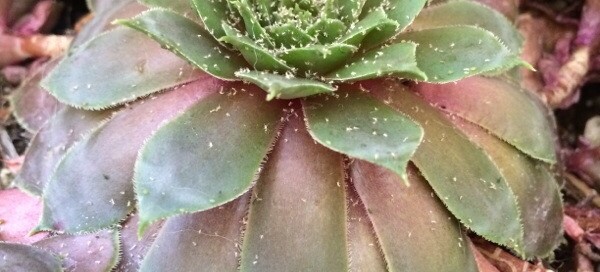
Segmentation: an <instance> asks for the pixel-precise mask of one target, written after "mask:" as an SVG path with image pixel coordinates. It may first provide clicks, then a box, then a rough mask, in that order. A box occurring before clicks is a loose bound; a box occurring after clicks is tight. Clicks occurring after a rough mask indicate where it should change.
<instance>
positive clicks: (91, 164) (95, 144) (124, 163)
mask: <svg viewBox="0 0 600 272" xmlns="http://www.w3.org/2000/svg"><path fill="white" fill-rule="evenodd" d="M222 84H223V82H222V81H219V80H217V79H214V78H212V77H209V76H206V78H205V79H203V80H198V81H195V82H193V83H190V84H187V85H184V86H179V87H176V88H174V89H172V90H168V91H166V92H163V93H161V94H160V95H158V96H155V97H150V98H148V99H145V100H142V101H139V102H138V103H136V104H133V105H131V106H129V107H127V108H124V109H123V110H121V111H119V112H118V113H117V114H116V115H114V116H113V117H112V119H111V120H109V121H108V122H106V123H105V124H104V125H103V126H102V127H100V128H98V129H97V130H95V131H94V132H93V133H91V134H89V135H88V136H86V137H85V139H83V140H81V141H79V142H77V143H76V144H75V145H73V147H71V149H69V151H68V152H67V153H66V155H65V156H64V157H63V159H62V160H61V162H60V163H59V164H58V166H57V167H56V169H55V172H54V175H53V176H52V179H51V180H50V182H49V183H48V184H47V186H46V187H45V188H44V196H43V199H44V212H43V215H42V219H41V222H40V225H39V226H38V227H37V229H38V230H61V231H66V232H69V233H74V232H90V231H95V230H98V229H103V228H107V227H110V226H112V225H114V224H116V223H118V222H120V221H121V220H122V219H123V218H125V216H126V215H127V214H128V213H130V212H131V211H132V210H133V209H134V206H135V203H134V192H133V183H132V180H133V171H134V165H135V160H136V158H137V155H138V153H139V151H140V149H141V148H142V146H143V144H144V143H145V141H146V140H147V139H148V137H149V136H150V135H151V134H152V133H153V132H154V131H156V130H157V129H158V128H159V127H160V126H161V125H162V124H163V123H165V122H166V121H168V120H172V119H173V118H175V116H177V115H178V114H180V113H181V112H183V111H185V110H186V109H188V108H190V107H191V106H192V105H194V104H195V103H196V102H198V101H200V100H202V99H206V97H207V96H209V95H210V94H213V93H216V92H218V91H219V90H220V89H221V87H222V86H223V85H222ZM165 105H169V106H168V107H166V106H165ZM140 120H144V121H143V122H140Z"/></svg>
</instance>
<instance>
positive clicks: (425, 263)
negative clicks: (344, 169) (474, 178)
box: [350, 161, 477, 272]
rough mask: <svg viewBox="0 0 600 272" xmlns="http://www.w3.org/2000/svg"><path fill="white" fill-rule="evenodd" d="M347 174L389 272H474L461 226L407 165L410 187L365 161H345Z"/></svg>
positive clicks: (388, 172)
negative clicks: (369, 222)
mask: <svg viewBox="0 0 600 272" xmlns="http://www.w3.org/2000/svg"><path fill="white" fill-rule="evenodd" d="M350 169H351V174H350V175H351V178H352V180H353V182H354V186H355V187H356V190H357V192H358V195H359V196H360V197H361V199H362V201H363V202H364V205H365V207H366V210H367V211H368V212H367V213H368V216H369V218H371V220H372V222H373V226H374V231H375V234H376V235H377V237H378V238H379V243H380V245H381V248H382V253H383V256H384V258H385V260H386V261H387V264H388V267H389V271H440V272H441V271H447V272H454V271H464V272H467V271H472V272H475V271H477V266H476V264H475V260H474V258H473V255H472V254H471V251H470V250H469V249H468V244H467V243H466V239H467V237H466V235H464V234H463V233H462V231H461V229H460V224H459V223H458V222H456V221H455V220H453V218H452V217H451V215H450V213H449V212H448V211H447V210H446V208H445V207H444V205H443V204H442V203H441V202H440V201H439V200H438V199H437V198H435V197H432V194H433V191H432V190H431V188H430V187H429V185H428V184H427V181H426V180H424V179H423V178H422V177H421V176H419V174H418V170H416V169H415V168H414V167H409V171H408V178H409V181H410V184H411V186H410V187H406V186H398V183H400V180H399V177H398V176H397V175H395V174H394V173H393V172H391V171H389V170H387V169H384V168H381V167H378V166H376V165H373V164H370V163H368V162H364V161H354V162H353V163H352V164H351V165H350Z"/></svg>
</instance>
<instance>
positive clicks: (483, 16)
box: [410, 0, 523, 54]
mask: <svg viewBox="0 0 600 272" xmlns="http://www.w3.org/2000/svg"><path fill="white" fill-rule="evenodd" d="M451 25H472V26H478V27H481V28H483V29H485V30H488V31H490V32H492V33H494V34H495V35H496V36H497V37H498V38H500V40H502V42H503V43H504V45H506V46H507V47H508V49H509V50H510V51H511V52H513V53H514V54H519V52H521V45H522V43H523V38H521V35H520V34H519V31H518V30H517V29H516V28H515V26H514V25H513V23H512V22H511V21H509V20H508V19H507V18H506V17H504V15H502V13H499V12H497V11H495V10H493V9H491V8H488V7H486V6H484V5H482V4H479V3H476V2H474V1H464V0H459V1H448V2H446V3H443V4H439V5H435V6H431V7H429V8H426V9H424V10H423V12H421V13H420V14H419V16H418V17H417V18H416V19H415V21H414V22H413V23H412V24H411V25H410V29H412V30H421V29H428V28H436V27H444V26H451Z"/></svg>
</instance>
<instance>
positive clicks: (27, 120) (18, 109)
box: [10, 59, 63, 132]
mask: <svg viewBox="0 0 600 272" xmlns="http://www.w3.org/2000/svg"><path fill="white" fill-rule="evenodd" d="M57 63H58V59H54V60H51V61H49V62H47V63H45V64H43V66H42V67H39V68H38V71H36V72H35V73H34V74H33V75H32V76H31V77H30V78H27V79H25V81H23V82H22V83H21V85H20V86H19V88H17V89H16V90H14V91H13V93H12V96H11V99H10V102H11V106H12V109H13V111H12V113H13V115H14V116H15V118H16V119H17V120H18V121H19V124H21V125H22V126H23V127H24V128H25V129H27V130H28V131H30V132H37V131H38V130H39V129H40V128H41V127H42V126H43V125H44V123H45V122H46V121H47V120H48V119H50V118H52V116H53V115H54V114H56V112H58V111H59V110H60V109H61V108H62V107H63V105H61V104H59V102H58V101H57V100H56V98H54V97H53V96H51V95H50V94H49V93H48V92H46V90H44V89H42V87H41V86H40V81H41V80H42V78H43V77H44V76H46V74H48V71H50V70H51V69H52V68H54V66H56V64H57Z"/></svg>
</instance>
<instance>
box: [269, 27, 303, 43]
mask: <svg viewBox="0 0 600 272" xmlns="http://www.w3.org/2000/svg"><path fill="white" fill-rule="evenodd" d="M268 31H269V34H270V35H271V39H273V41H274V42H275V45H276V46H277V47H282V46H283V45H292V46H298V47H303V46H306V45H308V44H309V43H311V42H312V41H313V38H312V37H311V36H310V35H308V34H307V33H306V32H305V31H304V30H302V29H300V28H299V27H298V26H296V25H295V24H293V23H285V24H282V25H275V26H271V27H269V28H268Z"/></svg>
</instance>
